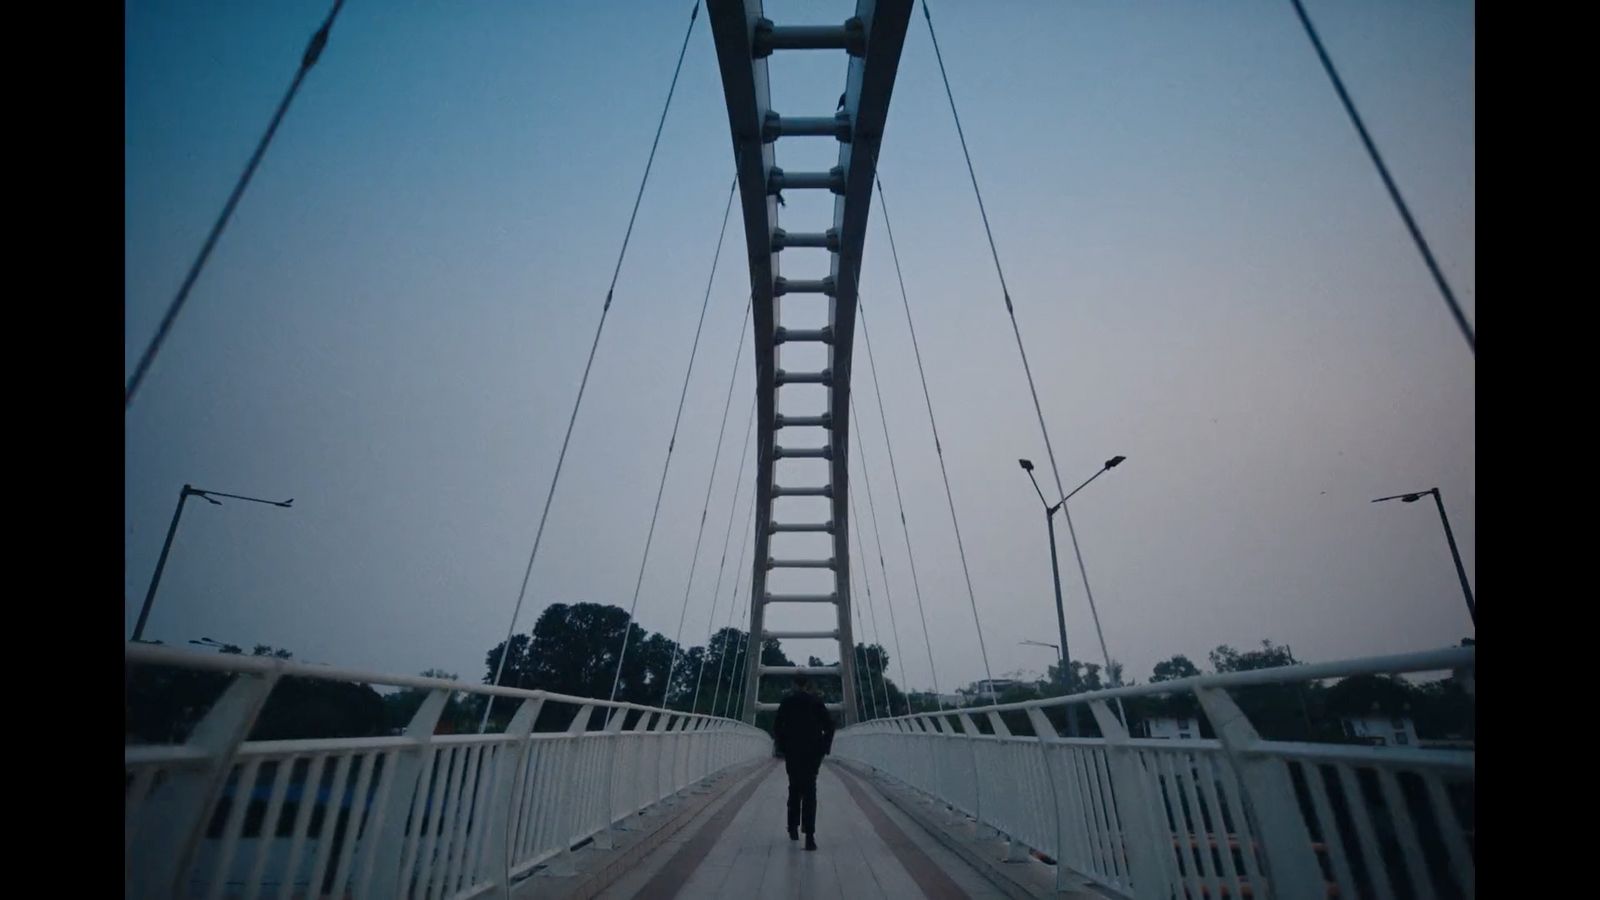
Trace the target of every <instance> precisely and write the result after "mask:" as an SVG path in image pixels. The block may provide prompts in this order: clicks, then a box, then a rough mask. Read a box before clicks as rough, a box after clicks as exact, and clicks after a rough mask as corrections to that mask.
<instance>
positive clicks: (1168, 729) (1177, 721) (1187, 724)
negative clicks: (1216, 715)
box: [1140, 716, 1200, 741]
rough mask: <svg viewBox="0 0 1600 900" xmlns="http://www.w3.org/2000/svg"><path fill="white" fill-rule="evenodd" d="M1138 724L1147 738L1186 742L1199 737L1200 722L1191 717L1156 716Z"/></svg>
mask: <svg viewBox="0 0 1600 900" xmlns="http://www.w3.org/2000/svg"><path fill="white" fill-rule="evenodd" d="M1140 724H1141V725H1143V729H1142V730H1143V731H1144V735H1143V736H1144V737H1147V738H1156V739H1164V740H1179V741H1187V740H1190V739H1191V738H1197V737H1199V736H1200V720H1199V719H1196V718H1194V717H1193V716H1156V717H1154V718H1150V719H1145V720H1144V722H1142V723H1140Z"/></svg>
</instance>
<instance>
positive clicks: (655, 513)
mask: <svg viewBox="0 0 1600 900" xmlns="http://www.w3.org/2000/svg"><path fill="white" fill-rule="evenodd" d="M728 199H729V202H730V204H731V202H732V199H733V195H732V194H731V193H730V194H729V195H728ZM730 208H731V206H730ZM722 221H723V225H727V221H728V220H727V214H726V213H724V214H723V220H722ZM721 255H722V237H721V235H719V236H718V237H717V256H716V257H714V258H713V259H712V261H711V274H710V276H708V279H707V283H706V296H705V300H704V301H703V302H702V303H701V305H700V320H699V321H698V322H697V323H696V324H695V328H694V343H693V344H691V345H690V347H689V364H688V366H686V367H685V368H684V370H683V387H682V388H680V389H679V391H678V411H677V412H676V413H674V414H673V417H672V436H671V437H669V438H668V439H667V456H666V459H665V460H664V461H663V462H662V464H661V481H660V482H659V483H658V484H657V485H656V502H655V507H654V508H653V509H652V510H651V512H650V528H649V530H648V531H646V532H645V536H644V552H643V553H642V554H640V556H639V576H638V578H637V579H635V580H634V583H633V600H632V601H630V602H629V604H628V623H629V625H630V626H631V625H632V623H633V614H634V612H635V611H636V610H637V609H638V608H639V592H640V591H641V590H642V589H643V588H644V573H645V569H646V567H647V566H648V564H649V562H650V544H651V542H652V541H653V540H654V539H655V534H656V522H657V520H658V519H659V518H660V515H661V498H662V496H663V495H664V494H665V493H666V490H667V474H668V473H669V472H670V471H671V470H672V451H673V450H674V449H675V448H676V447H677V445H678V426H679V425H681V424H682V423H683V407H684V403H685V401H686V400H688V397H689V380H690V376H692V375H693V374H694V361H695V358H696V356H697V355H698V353H699V350H700V334H701V331H702V330H703V329H704V327H705V323H706V308H707V307H708V306H709V305H710V303H711V283H710V282H711V279H714V278H715V277H716V275H717V259H720V258H721ZM682 624H683V623H682V616H680V617H679V632H680V636H681V632H682ZM631 637H633V629H632V628H631V627H627V628H625V629H624V630H623V632H622V649H621V650H620V651H618V653H617V672H616V675H615V676H614V677H613V678H612V680H611V698H610V699H611V700H613V701H614V700H616V699H617V689H618V688H619V687H621V685H622V664H623V661H624V660H626V659H627V658H628V643H629V638H631ZM674 661H676V660H674ZM669 677H670V672H669ZM663 705H665V704H664V703H663Z"/></svg>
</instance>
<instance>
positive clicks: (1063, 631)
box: [1017, 456, 1127, 689]
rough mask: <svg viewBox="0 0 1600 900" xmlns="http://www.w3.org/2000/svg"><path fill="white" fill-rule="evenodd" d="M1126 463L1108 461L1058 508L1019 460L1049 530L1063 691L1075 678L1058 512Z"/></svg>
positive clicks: (1025, 463) (1120, 459)
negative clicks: (1064, 603) (1059, 554)
mask: <svg viewBox="0 0 1600 900" xmlns="http://www.w3.org/2000/svg"><path fill="white" fill-rule="evenodd" d="M1126 459H1127V457H1126V456H1113V457H1111V458H1110V459H1108V460H1106V461H1105V463H1104V464H1103V465H1102V466H1101V467H1100V470H1099V471H1097V472H1095V473H1094V474H1093V475H1090V476H1089V477H1088V478H1087V479H1086V480H1085V481H1084V482H1083V484H1080V485H1078V486H1077V487H1075V488H1073V489H1072V490H1071V491H1070V492H1068V494H1067V495H1066V496H1065V497H1062V498H1061V499H1060V500H1057V501H1056V502H1055V504H1054V505H1051V503H1050V501H1048V500H1046V499H1045V498H1044V491H1042V490H1040V489H1039V480H1038V479H1037V478H1034V477H1033V462H1032V461H1031V460H1026V459H1019V460H1017V463H1018V464H1019V465H1021V466H1022V471H1024V472H1027V473H1028V480H1029V481H1031V482H1033V490H1034V492H1035V493H1037V494H1038V495H1039V502H1040V503H1041V504H1042V505H1043V506H1044V522H1045V527H1046V528H1047V529H1048V530H1049V532H1050V575H1051V577H1052V579H1053V582H1054V584H1055V588H1056V627H1057V629H1059V631H1060V637H1061V646H1060V648H1059V649H1060V654H1061V669H1060V671H1059V672H1058V673H1057V674H1058V675H1059V676H1060V678H1061V687H1062V688H1063V689H1066V688H1068V687H1069V686H1070V679H1071V676H1070V675H1069V674H1068V666H1069V665H1070V663H1069V662H1068V660H1069V659H1070V657H1069V655H1068V653H1067V613H1066V610H1065V608H1064V607H1063V606H1062V603H1061V563H1060V560H1059V559H1058V558H1057V556H1056V511H1057V510H1059V509H1061V508H1062V507H1063V506H1064V505H1066V502H1067V501H1068V500H1070V499H1072V495H1073V494H1076V493H1077V492H1079V491H1081V490H1083V489H1084V488H1086V487H1088V486H1089V482H1091V481H1094V480H1095V479H1096V478H1099V477H1100V476H1101V475H1103V474H1105V472H1106V470H1107V469H1114V468H1116V467H1117V466H1119V465H1121V464H1122V463H1123V461H1124V460H1126ZM1084 581H1085V583H1086V584H1087V582H1088V579H1087V578H1086V579H1084Z"/></svg>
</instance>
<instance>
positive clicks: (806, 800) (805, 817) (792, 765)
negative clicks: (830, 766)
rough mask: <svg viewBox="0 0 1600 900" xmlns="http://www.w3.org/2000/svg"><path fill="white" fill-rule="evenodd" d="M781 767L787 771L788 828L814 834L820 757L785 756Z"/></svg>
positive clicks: (820, 766)
mask: <svg viewBox="0 0 1600 900" xmlns="http://www.w3.org/2000/svg"><path fill="white" fill-rule="evenodd" d="M783 767H784V768H785V769H787V770H788V771H789V830H790V831H794V830H795V829H796V828H799V829H800V830H801V831H804V832H805V833H806V834H816V831H817V770H818V769H820V768H822V757H820V756H800V757H796V756H793V755H790V756H786V757H784V760H783Z"/></svg>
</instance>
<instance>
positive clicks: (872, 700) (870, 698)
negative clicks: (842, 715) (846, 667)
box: [850, 560, 878, 720]
mask: <svg viewBox="0 0 1600 900" xmlns="http://www.w3.org/2000/svg"><path fill="white" fill-rule="evenodd" d="M862 565H866V562H865V560H863V561H862ZM854 582H855V575H854V573H852V574H851V587H850V589H851V590H852V591H854V590H855V584H854ZM850 605H851V606H853V607H855V611H856V631H857V632H859V633H860V634H861V636H862V637H863V638H864V637H866V636H867V625H866V622H864V621H863V620H862V618H861V605H860V604H858V603H852V604H850ZM850 655H851V656H854V655H855V646H852V647H851V648H850ZM861 662H862V665H861V666H856V665H852V666H851V667H850V668H851V669H852V670H854V671H855V673H856V690H858V691H863V692H865V695H866V698H867V699H866V700H865V701H863V702H861V704H860V707H859V708H858V709H857V710H856V712H857V713H858V714H859V715H860V716H861V717H862V718H863V719H869V720H870V719H876V718H877V717H878V695H877V694H876V693H875V692H874V691H873V690H872V661H871V660H869V659H867V654H866V651H865V650H863V651H862V654H861ZM862 666H865V667H866V669H867V674H866V678H865V679H863V678H862V676H861V669H862Z"/></svg>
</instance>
